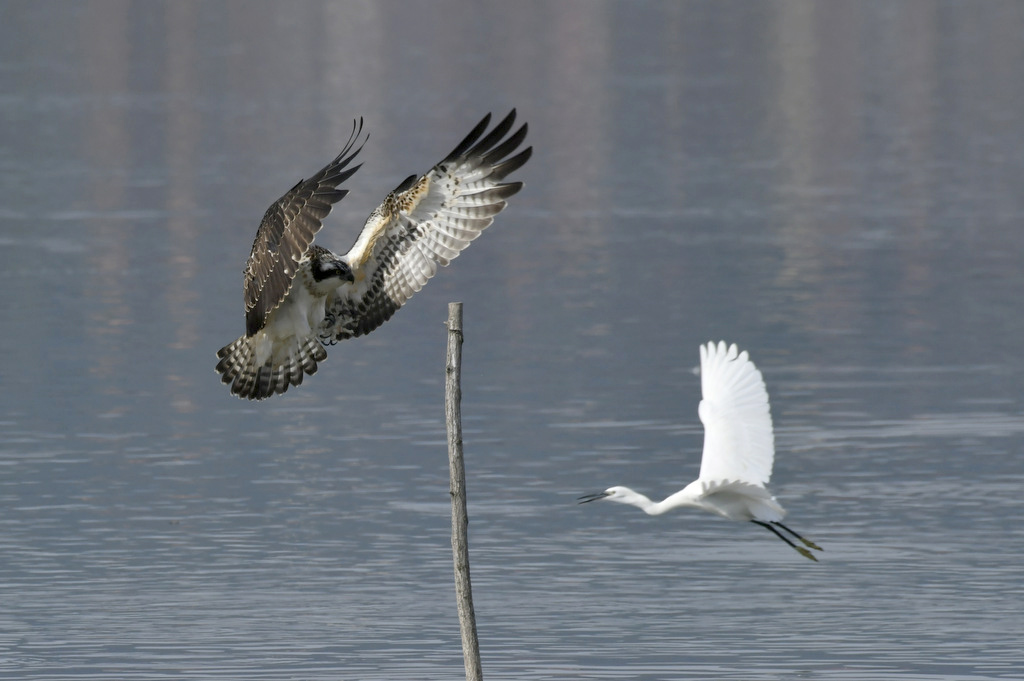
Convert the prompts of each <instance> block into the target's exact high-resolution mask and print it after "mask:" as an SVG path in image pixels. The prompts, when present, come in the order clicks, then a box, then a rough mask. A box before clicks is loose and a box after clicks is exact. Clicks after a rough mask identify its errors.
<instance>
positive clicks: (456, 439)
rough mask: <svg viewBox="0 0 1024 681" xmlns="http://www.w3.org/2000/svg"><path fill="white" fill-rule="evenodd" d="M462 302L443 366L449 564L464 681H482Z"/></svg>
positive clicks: (453, 306) (451, 308)
mask: <svg viewBox="0 0 1024 681" xmlns="http://www.w3.org/2000/svg"><path fill="white" fill-rule="evenodd" d="M461 382H462V303H448V360H447V363H446V366H445V390H444V415H445V423H446V425H447V427H448V470H449V476H450V484H449V492H450V493H451V496H452V561H453V562H454V564H455V602H456V603H457V604H458V608H459V627H460V628H461V629H462V658H463V660H464V661H465V664H466V681H482V679H483V672H482V671H481V668H480V643H479V641H477V637H476V615H475V614H474V613H473V588H472V586H471V584H470V581H469V541H468V539H467V536H468V530H469V514H468V513H467V511H466V467H465V464H464V463H463V460H462V385H461Z"/></svg>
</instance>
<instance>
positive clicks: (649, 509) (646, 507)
mask: <svg viewBox="0 0 1024 681" xmlns="http://www.w3.org/2000/svg"><path fill="white" fill-rule="evenodd" d="M630 492H631V494H629V496H627V497H624V498H622V499H616V500H615V501H619V502H620V503H623V504H629V505H630V506H636V507H637V508H639V509H640V510H641V511H643V512H644V513H646V514H647V515H660V514H662V513H664V512H665V511H666V510H668V509H663V508H659V507H660V506H661V504H658V503H655V502H653V501H651V500H650V499H648V498H647V497H645V496H644V495H643V494H640V493H639V492H634V491H633V490H630Z"/></svg>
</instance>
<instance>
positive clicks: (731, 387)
mask: <svg viewBox="0 0 1024 681" xmlns="http://www.w3.org/2000/svg"><path fill="white" fill-rule="evenodd" d="M700 383H701V393H702V397H703V399H702V400H701V402H700V407H699V408H698V413H699V414H700V420H701V422H702V423H703V424H704V455H703V457H702V458H701V462H700V480H704V481H724V480H729V481H735V482H742V483H751V484H756V485H764V484H767V483H768V480H769V479H770V478H771V475H772V463H773V461H774V459H775V442H774V437H773V434H772V417H771V412H770V411H769V408H768V391H767V389H766V388H765V385H764V379H763V378H762V377H761V372H760V371H758V370H757V367H755V366H754V363H753V362H751V361H750V356H749V355H747V353H746V351H744V352H739V350H738V349H737V348H736V346H735V345H730V346H728V347H727V346H726V344H725V342H719V343H718V344H717V345H715V344H714V343H708V344H707V345H702V346H701V348H700Z"/></svg>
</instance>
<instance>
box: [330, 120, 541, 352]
mask: <svg viewBox="0 0 1024 681" xmlns="http://www.w3.org/2000/svg"><path fill="white" fill-rule="evenodd" d="M515 118H516V112H515V110H514V109H513V110H512V112H511V113H509V115H508V116H506V117H505V118H504V119H503V120H502V121H501V122H500V123H498V124H497V125H496V126H495V127H494V129H493V130H491V131H490V132H489V133H487V134H486V135H484V133H485V131H486V130H487V127H488V125H489V124H490V120H491V116H490V114H488V115H487V116H485V117H484V119H483V120H482V121H480V123H479V124H478V125H477V126H476V127H475V128H473V131H472V132H470V133H469V135H467V136H466V138H465V139H464V140H462V142H461V143H459V145H458V146H457V147H456V148H455V149H454V150H453V151H452V153H450V154H449V155H448V156H447V157H446V158H445V159H444V160H443V161H441V162H440V163H438V164H437V165H436V166H434V168H433V169H432V170H431V171H430V172H428V173H427V174H426V175H423V176H421V177H419V178H417V177H416V176H412V177H410V178H408V179H406V180H405V181H404V182H403V183H402V184H401V185H399V186H398V188H397V189H395V191H393V192H391V193H390V194H388V196H387V198H386V199H384V203H382V204H381V205H380V206H379V207H378V208H377V209H376V210H375V211H374V212H373V214H371V215H370V217H369V218H368V219H367V220H366V224H365V225H364V226H363V230H362V232H361V233H360V234H359V238H358V239H357V240H356V242H355V244H354V245H353V246H352V248H351V249H350V250H349V252H348V253H347V254H346V255H345V259H346V260H347V262H348V263H349V266H350V267H351V269H352V273H353V275H354V277H355V282H354V283H351V284H348V283H346V284H344V285H342V286H340V287H338V288H337V289H336V290H335V291H334V292H333V294H331V295H330V296H328V299H327V314H326V317H325V319H324V322H323V324H321V326H320V338H321V339H322V340H323V341H324V342H325V343H333V342H336V341H340V340H344V339H346V338H351V337H353V336H361V335H363V334H365V333H369V332H370V331H373V330H374V329H375V328H377V327H378V326H380V325H381V324H383V323H384V322H385V321H387V320H388V319H389V318H390V317H391V315H393V314H394V313H395V311H396V310H397V309H398V308H400V307H401V306H402V305H403V304H404V303H405V301H407V300H408V299H409V298H410V297H412V295H413V294H414V293H416V292H417V291H419V290H420V288H422V287H423V285H424V284H425V283H427V281H428V280H429V279H430V278H431V277H432V276H434V273H435V272H437V267H438V265H442V266H444V265H447V264H448V263H449V262H450V261H451V260H452V259H454V258H455V257H456V256H458V255H459V253H460V252H462V250H463V249H464V248H466V246H468V245H469V243H470V242H471V241H472V240H473V239H475V238H476V237H478V236H479V235H480V233H481V232H482V231H483V230H484V229H485V228H486V227H488V226H489V225H490V224H491V223H492V222H493V221H494V216H495V215H497V214H498V213H499V212H501V210H502V209H503V208H505V200H506V199H508V198H509V197H510V196H512V195H513V194H515V193H516V192H518V191H519V190H520V189H521V188H522V186H523V183H522V182H502V180H503V179H504V178H505V176H506V175H508V174H509V173H511V172H512V171H514V170H516V169H517V168H519V167H520V166H522V165H523V164H524V163H526V161H527V160H528V159H529V158H530V154H531V153H532V147H527V148H526V149H524V150H522V151H519V152H518V153H517V154H516V155H514V156H511V157H509V156H510V154H513V153H515V152H516V150H517V149H518V147H519V145H520V144H522V142H523V139H524V138H525V137H526V130H527V126H526V125H525V124H524V125H522V126H521V127H520V128H519V129H518V130H516V131H515V132H514V133H512V134H511V135H509V136H508V138H507V139H503V138H505V136H506V135H507V134H508V133H509V131H510V130H511V129H512V125H513V123H514V122H515Z"/></svg>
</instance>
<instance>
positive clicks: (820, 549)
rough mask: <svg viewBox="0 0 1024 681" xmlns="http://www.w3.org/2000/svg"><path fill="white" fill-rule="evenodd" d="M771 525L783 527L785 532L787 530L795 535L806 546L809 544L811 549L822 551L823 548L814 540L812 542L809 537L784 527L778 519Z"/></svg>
mask: <svg viewBox="0 0 1024 681" xmlns="http://www.w3.org/2000/svg"><path fill="white" fill-rule="evenodd" d="M772 525H778V526H779V527H781V528H782V529H784V530H785V531H786V532H789V533H790V534H791V535H793V536H794V537H796V538H797V539H799V540H800V541H802V542H803V543H804V544H806V545H807V546H810V547H811V548H812V549H817V550H818V551H824V550H825V549H823V548H821V547H820V546H818V545H817V544H815V543H814V542H812V541H811V540H810V539H807V538H806V537H803V536H801V535H799V534H797V533H796V532H794V531H793V530H791V529H789V528H788V527H786V526H785V525H783V524H782V523H780V522H779V521H778V520H776V521H773V522H772Z"/></svg>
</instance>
